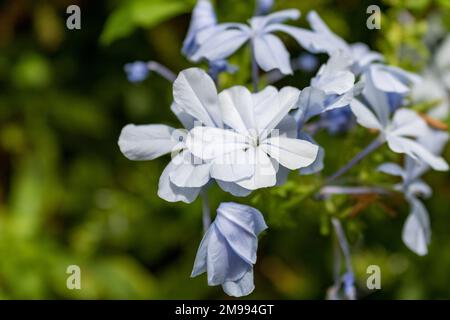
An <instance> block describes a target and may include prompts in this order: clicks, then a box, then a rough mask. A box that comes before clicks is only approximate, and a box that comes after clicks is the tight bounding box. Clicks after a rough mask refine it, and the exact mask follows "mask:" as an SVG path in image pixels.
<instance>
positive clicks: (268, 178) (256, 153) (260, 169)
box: [236, 148, 277, 190]
mask: <svg viewBox="0 0 450 320" xmlns="http://www.w3.org/2000/svg"><path fill="white" fill-rule="evenodd" d="M247 153H248V159H249V161H250V164H252V165H253V167H254V172H253V175H252V176H251V177H250V178H248V179H243V180H240V181H237V182H236V183H237V184H239V185H240V186H241V187H243V188H246V189H249V190H256V189H259V188H267V187H272V186H274V185H275V184H276V182H277V179H276V175H277V172H276V170H275V168H274V165H273V163H272V161H271V160H270V158H269V157H268V156H267V154H266V153H265V152H264V151H263V150H262V149H261V148H249V149H248V150H247Z"/></svg>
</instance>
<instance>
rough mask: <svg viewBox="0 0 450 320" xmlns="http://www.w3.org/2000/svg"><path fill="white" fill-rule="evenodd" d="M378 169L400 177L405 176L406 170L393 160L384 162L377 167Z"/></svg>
mask: <svg viewBox="0 0 450 320" xmlns="http://www.w3.org/2000/svg"><path fill="white" fill-rule="evenodd" d="M377 170H378V171H380V172H383V173H386V174H390V175H392V176H399V177H404V176H405V170H403V168H402V167H400V166H399V165H398V164H396V163H393V162H386V163H383V164H382V165H380V166H379V167H378V168H377Z"/></svg>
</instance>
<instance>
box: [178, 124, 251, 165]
mask: <svg viewBox="0 0 450 320" xmlns="http://www.w3.org/2000/svg"><path fill="white" fill-rule="evenodd" d="M186 146H187V148H188V149H189V151H190V152H191V153H192V154H193V155H195V156H196V157H198V158H200V159H203V160H211V159H214V158H216V157H219V156H222V155H224V154H227V153H229V152H233V151H236V150H242V149H245V148H247V147H248V143H247V137H246V136H244V135H242V134H239V133H237V132H234V131H232V130H225V129H219V128H210V127H195V128H194V129H192V130H191V131H190V132H189V134H188V136H187V139H186Z"/></svg>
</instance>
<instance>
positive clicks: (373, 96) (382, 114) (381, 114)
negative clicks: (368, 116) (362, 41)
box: [363, 66, 390, 127]
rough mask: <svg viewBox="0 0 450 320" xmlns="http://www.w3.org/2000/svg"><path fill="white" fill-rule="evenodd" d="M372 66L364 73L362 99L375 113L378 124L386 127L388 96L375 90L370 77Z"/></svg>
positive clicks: (388, 111) (388, 110) (388, 109)
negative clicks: (364, 99)
mask: <svg viewBox="0 0 450 320" xmlns="http://www.w3.org/2000/svg"><path fill="white" fill-rule="evenodd" d="M372 71H373V66H371V67H370V68H369V70H368V71H367V72H366V73H365V86H364V89H363V95H364V98H366V100H367V101H368V102H369V105H370V106H371V107H372V109H373V110H374V111H375V114H376V115H377V118H378V120H379V122H380V123H381V124H382V126H383V127H386V126H387V125H388V121H389V114H390V107H389V101H388V96H387V94H386V93H385V92H383V91H380V90H379V89H377V88H376V86H375V84H374V83H373V76H372Z"/></svg>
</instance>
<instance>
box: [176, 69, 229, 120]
mask: <svg viewBox="0 0 450 320" xmlns="http://www.w3.org/2000/svg"><path fill="white" fill-rule="evenodd" d="M173 97H174V99H175V103H176V104H177V105H178V106H179V107H180V108H181V109H182V110H183V111H185V112H186V113H187V114H189V115H191V116H192V117H194V118H196V119H197V120H199V121H200V122H202V123H203V124H205V125H207V126H212V127H222V119H221V115H220V111H219V106H218V98H217V90H216V86H215V84H214V81H213V80H212V79H211V77H210V76H209V75H208V74H207V73H206V72H205V71H203V70H201V69H199V68H190V69H187V70H183V71H182V72H180V74H179V75H178V77H177V79H176V80H175V82H174V83H173Z"/></svg>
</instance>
